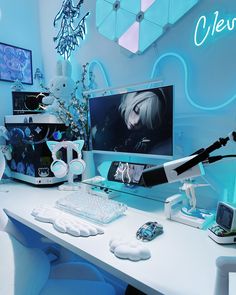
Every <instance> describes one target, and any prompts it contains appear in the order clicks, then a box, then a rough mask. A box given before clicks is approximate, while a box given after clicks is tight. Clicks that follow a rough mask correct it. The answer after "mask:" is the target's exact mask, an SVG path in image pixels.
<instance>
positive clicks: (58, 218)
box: [32, 206, 104, 237]
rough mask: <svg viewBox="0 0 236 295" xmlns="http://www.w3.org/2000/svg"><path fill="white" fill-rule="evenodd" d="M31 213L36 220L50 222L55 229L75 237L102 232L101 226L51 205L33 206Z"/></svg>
mask: <svg viewBox="0 0 236 295" xmlns="http://www.w3.org/2000/svg"><path fill="white" fill-rule="evenodd" d="M32 215H33V216H34V217H35V219H36V220H38V221H41V222H49V223H52V224H53V227H54V228H55V229H56V230H57V231H59V232H61V233H68V234H70V235H72V236H75V237H79V236H81V237H89V236H95V235H97V234H103V233H104V231H103V229H102V228H101V227H99V226H96V225H92V224H90V223H87V222H84V221H81V220H80V219H78V218H77V217H75V216H72V215H70V214H67V213H64V212H62V211H60V210H58V209H56V208H53V207H49V206H48V207H47V206H41V207H38V208H35V209H34V210H33V211H32Z"/></svg>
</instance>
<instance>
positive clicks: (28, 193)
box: [0, 183, 236, 295]
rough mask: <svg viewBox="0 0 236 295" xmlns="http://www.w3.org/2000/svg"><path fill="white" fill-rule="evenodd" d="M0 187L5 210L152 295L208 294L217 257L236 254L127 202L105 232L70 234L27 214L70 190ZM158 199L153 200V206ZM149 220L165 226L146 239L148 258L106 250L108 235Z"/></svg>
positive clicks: (199, 232)
mask: <svg viewBox="0 0 236 295" xmlns="http://www.w3.org/2000/svg"><path fill="white" fill-rule="evenodd" d="M0 190H1V191H2V190H8V193H4V192H0V205H1V207H3V208H6V209H7V212H8V214H9V216H11V217H13V218H15V219H16V220H18V221H19V222H21V223H23V224H25V225H26V226H28V227H30V228H32V229H33V230H35V231H37V232H39V233H41V234H43V235H44V236H46V237H48V238H49V239H51V240H53V241H54V242H56V243H58V244H61V245H62V246H64V247H66V248H67V249H69V250H71V251H73V252H74V253H76V254H78V255H80V256H81V257H83V258H85V259H87V260H88V261H90V262H92V263H94V264H95V265H97V266H99V267H101V268H103V269H105V270H106V271H108V272H110V273H111V274H113V275H114V276H116V277H118V278H120V279H122V280H124V281H126V282H127V283H129V284H131V285H133V286H135V287H136V288H138V289H140V290H142V291H143V292H145V293H147V294H150V295H151V294H159V293H158V292H157V291H159V292H161V293H163V294H167V295H199V294H201V295H211V294H213V290H214V282H215V271H216V268H215V260H216V258H217V257H218V256H221V255H226V256H233V255H235V254H236V251H235V249H236V247H235V245H233V246H220V245H218V244H216V243H215V242H214V241H212V240H211V239H210V238H209V237H208V236H207V233H206V231H202V230H198V229H194V228H191V227H188V226H185V225H182V224H179V223H176V222H172V221H168V220H166V219H165V218H164V216H163V215H162V214H161V213H160V211H159V212H158V210H156V211H157V213H155V214H154V213H148V212H145V211H140V210H137V209H133V208H130V207H129V208H128V210H127V213H126V215H125V216H123V217H121V218H119V219H117V220H115V221H113V222H112V223H110V224H109V225H106V226H104V231H105V233H104V234H103V235H98V236H93V237H89V238H85V237H73V236H70V235H68V234H62V233H59V232H57V231H56V230H54V229H53V227H52V225H51V224H47V223H41V222H38V221H36V220H35V219H34V217H33V216H32V215H31V211H32V209H33V208H35V207H38V206H39V205H42V204H51V205H53V204H54V202H55V201H56V200H57V199H58V198H61V197H63V196H65V195H66V194H69V193H71V192H61V191H58V190H57V189H56V188H34V187H31V186H28V185H24V184H19V183H12V184H3V185H1V186H0ZM132 198H134V197H132ZM147 202H150V204H151V202H152V201H148V200H144V199H138V200H137V203H138V204H139V206H140V208H142V203H143V205H145V204H147ZM154 203H155V204H154ZM156 203H157V202H153V204H151V206H153V208H154V210H153V211H155V206H156ZM143 207H145V206H143ZM157 209H158V208H157ZM150 220H157V221H159V222H160V223H162V224H163V226H164V234H162V235H161V236H159V237H157V238H156V239H155V240H153V241H151V242H148V243H146V246H147V247H148V248H149V249H150V251H151V254H152V257H151V259H149V260H146V261H138V262H132V261H129V260H122V259H119V258H117V257H115V256H114V255H113V254H112V253H111V252H110V251H109V241H110V239H111V237H113V236H116V235H121V234H122V235H124V236H127V237H134V236H135V233H136V230H137V228H138V227H139V226H141V225H142V224H143V223H145V222H146V221H150ZM232 294H236V292H235V293H232Z"/></svg>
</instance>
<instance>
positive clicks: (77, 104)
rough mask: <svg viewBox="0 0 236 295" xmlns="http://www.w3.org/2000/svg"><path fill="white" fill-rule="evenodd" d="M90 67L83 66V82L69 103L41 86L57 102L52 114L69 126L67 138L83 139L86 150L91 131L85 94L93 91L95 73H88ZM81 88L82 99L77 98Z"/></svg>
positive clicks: (79, 82) (87, 98)
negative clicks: (90, 90)
mask: <svg viewBox="0 0 236 295" xmlns="http://www.w3.org/2000/svg"><path fill="white" fill-rule="evenodd" d="M88 65H89V63H86V64H85V65H83V71H82V76H81V80H78V81H76V82H75V87H74V89H73V91H72V93H71V94H70V98H69V100H68V101H69V103H66V102H65V101H64V100H62V99H60V98H59V97H57V96H56V95H55V93H53V92H52V91H51V90H50V88H48V87H45V86H43V85H41V87H42V88H43V89H44V90H45V91H46V92H48V93H49V95H50V96H51V97H53V98H54V100H56V103H57V104H56V105H57V107H56V108H53V111H50V112H51V113H53V114H55V115H56V116H57V117H58V118H60V119H61V121H62V122H63V123H64V124H65V125H66V126H68V128H67V131H66V137H67V138H68V139H69V140H74V139H83V140H84V142H85V144H84V149H85V150H87V149H88V148H89V137H90V129H89V124H88V100H89V95H87V94H84V92H85V91H88V90H89V89H91V87H92V85H93V83H94V82H93V81H94V76H93V73H92V72H89V73H88V70H87V68H88ZM87 77H88V79H87ZM86 81H89V82H88V85H86ZM79 87H80V88H81V93H82V97H80V98H78V97H77V90H78V88H79Z"/></svg>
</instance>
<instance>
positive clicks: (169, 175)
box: [141, 155, 205, 186]
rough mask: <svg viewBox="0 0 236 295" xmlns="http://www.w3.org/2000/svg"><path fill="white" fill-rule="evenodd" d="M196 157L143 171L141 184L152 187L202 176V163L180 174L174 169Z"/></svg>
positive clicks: (203, 172)
mask: <svg viewBox="0 0 236 295" xmlns="http://www.w3.org/2000/svg"><path fill="white" fill-rule="evenodd" d="M196 156H197V155H192V156H189V157H185V158H181V159H178V160H174V161H170V162H166V163H164V164H163V165H160V166H155V167H151V168H147V169H145V170H144V171H143V173H142V180H141V184H143V185H144V186H154V185H159V184H164V183H172V182H176V181H180V180H183V179H187V178H191V177H197V176H200V175H204V174H205V171H204V168H203V164H202V163H198V164H196V165H195V166H193V167H191V168H189V169H188V170H187V171H185V172H183V173H181V174H178V173H177V172H176V171H175V168H177V167H179V166H181V165H182V164H184V163H186V162H188V161H189V160H191V159H193V158H194V157H196Z"/></svg>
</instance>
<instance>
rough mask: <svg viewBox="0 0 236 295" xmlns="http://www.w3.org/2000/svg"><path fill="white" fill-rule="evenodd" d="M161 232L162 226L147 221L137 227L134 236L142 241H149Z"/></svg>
mask: <svg viewBox="0 0 236 295" xmlns="http://www.w3.org/2000/svg"><path fill="white" fill-rule="evenodd" d="M162 233H163V226H162V225H161V224H160V223H158V222H156V221H148V222H146V223H145V224H144V225H142V226H141V227H140V228H139V229H138V231H137V233H136V237H137V239H139V240H142V241H151V240H153V239H155V238H156V237H157V236H159V235H160V234H162Z"/></svg>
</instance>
